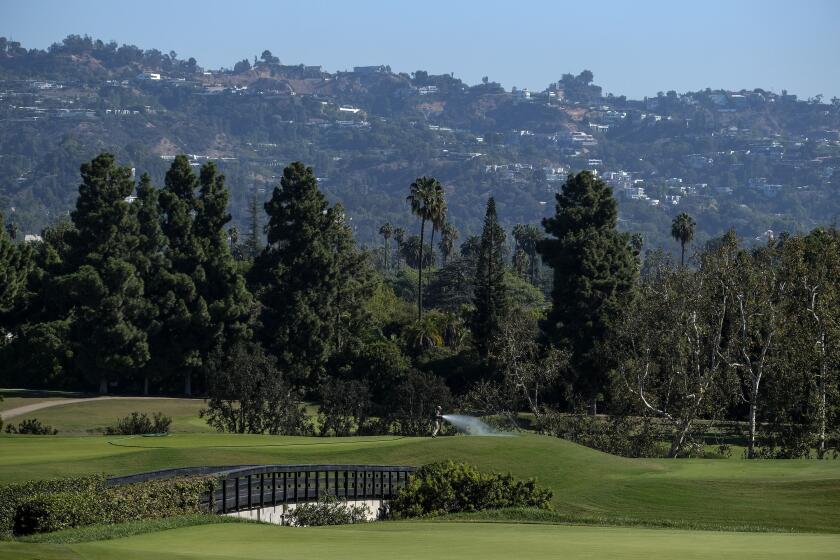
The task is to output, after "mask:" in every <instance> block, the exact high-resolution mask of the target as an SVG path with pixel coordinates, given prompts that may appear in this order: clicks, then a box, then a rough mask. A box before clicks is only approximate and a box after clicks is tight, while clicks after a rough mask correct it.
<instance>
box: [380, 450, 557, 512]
mask: <svg viewBox="0 0 840 560" xmlns="http://www.w3.org/2000/svg"><path fill="white" fill-rule="evenodd" d="M552 495H553V494H552V492H551V490H548V489H546V488H540V487H539V486H537V484H536V482H535V481H534V480H533V479H529V480H526V481H522V480H514V479H513V477H512V476H511V475H509V474H499V473H483V472H480V471H479V470H478V469H476V468H475V467H472V466H470V465H466V464H464V463H454V462H452V461H447V462H445V463H432V464H429V465H424V466H423V467H420V468H419V469H418V470H417V472H415V473H414V474H413V475H412V476H411V478H410V479H409V481H408V484H406V486H405V488H403V489H402V490H400V493H399V495H398V496H397V498H396V499H395V500H393V501H392V502H391V515H392V516H394V517H397V518H401V517H427V516H433V515H442V514H446V513H458V512H470V511H482V510H488V509H500V508H511V507H536V508H540V509H545V510H550V509H552V507H551V498H552Z"/></svg>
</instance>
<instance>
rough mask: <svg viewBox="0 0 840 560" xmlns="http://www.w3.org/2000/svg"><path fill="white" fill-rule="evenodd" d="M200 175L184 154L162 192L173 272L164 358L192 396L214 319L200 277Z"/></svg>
mask: <svg viewBox="0 0 840 560" xmlns="http://www.w3.org/2000/svg"><path fill="white" fill-rule="evenodd" d="M197 187H198V178H197V177H196V176H195V174H194V173H193V171H192V168H191V167H190V162H189V160H188V159H187V157H186V156H184V155H179V156H176V157H175V161H173V162H172V165H171V167H170V168H169V171H167V172H166V177H165V180H164V188H163V190H162V191H161V192H160V195H159V200H160V209H161V227H162V229H163V233H164V235H165V236H166V244H167V248H168V251H167V254H168V258H169V270H168V271H166V274H165V282H166V287H165V290H166V296H165V301H166V302H167V306H166V309H163V310H161V313H162V315H161V320H162V333H161V336H162V339H163V340H164V341H165V347H164V348H161V350H160V359H161V360H163V361H164V362H165V364H166V365H165V371H167V372H171V373H172V374H175V375H180V376H181V377H182V379H183V382H184V394H186V395H190V394H192V379H193V376H194V375H195V374H197V373H199V372H200V371H201V369H202V367H203V366H204V362H203V358H204V356H202V352H201V351H200V350H199V349H201V348H203V347H204V345H205V341H204V340H203V336H204V333H206V332H207V330H208V329H209V328H210V323H211V318H210V313H209V310H208V309H207V303H206V301H204V299H203V298H202V297H201V294H200V292H199V289H198V286H197V285H196V279H197V278H203V276H204V269H203V266H202V261H203V259H204V255H203V247H202V246H201V243H200V242H199V239H198V237H197V235H196V232H195V231H194V224H193V217H194V215H195V213H196V212H197V201H196V196H195V193H196V189H197Z"/></svg>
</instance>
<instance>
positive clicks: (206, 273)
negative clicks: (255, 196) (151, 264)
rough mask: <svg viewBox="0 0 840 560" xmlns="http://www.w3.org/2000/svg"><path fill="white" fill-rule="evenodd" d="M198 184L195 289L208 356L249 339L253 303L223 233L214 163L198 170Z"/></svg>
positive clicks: (223, 204)
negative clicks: (206, 317) (202, 307)
mask: <svg viewBox="0 0 840 560" xmlns="http://www.w3.org/2000/svg"><path fill="white" fill-rule="evenodd" d="M199 184H200V188H199V195H198V199H197V201H196V212H195V218H194V223H195V233H196V236H197V238H198V242H199V244H200V246H201V255H202V263H201V271H200V277H199V278H196V286H197V288H198V291H199V294H200V296H201V298H202V299H203V300H204V301H205V302H206V305H207V310H208V312H209V313H210V319H211V323H210V325H209V328H208V330H207V331H206V332H205V333H204V337H203V340H204V342H205V352H206V353H208V354H209V353H211V352H212V351H214V349H215V347H216V346H218V345H224V344H230V343H231V342H232V341H233V340H236V339H240V338H243V339H244V338H249V337H250V333H249V332H248V329H247V322H248V319H249V315H250V312H251V309H252V306H253V301H252V297H251V294H250V292H249V291H248V289H247V287H246V286H245V279H244V278H243V277H242V275H241V274H240V272H239V269H238V267H237V266H236V262H235V261H234V259H233V255H232V254H231V251H230V245H229V243H228V238H227V234H226V232H225V226H226V225H227V224H228V222H230V219H231V217H230V214H229V213H228V198H229V193H228V189H227V187H226V186H225V176H224V175H221V174H219V173H218V171H217V169H216V166H215V164H214V163H213V162H208V163H206V164H204V165H203V166H202V168H201V174H200V177H199Z"/></svg>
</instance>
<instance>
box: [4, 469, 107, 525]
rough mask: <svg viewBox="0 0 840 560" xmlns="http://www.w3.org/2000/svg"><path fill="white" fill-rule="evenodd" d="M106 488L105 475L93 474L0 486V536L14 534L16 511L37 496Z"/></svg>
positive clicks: (94, 490)
mask: <svg viewBox="0 0 840 560" xmlns="http://www.w3.org/2000/svg"><path fill="white" fill-rule="evenodd" d="M104 489H105V477H104V476H102V475H92V476H84V477H75V478H58V479H54V480H30V481H28V482H20V483H14V484H5V485H3V486H0V537H4V536H9V535H11V534H12V531H13V529H14V524H15V512H16V511H17V509H18V508H19V507H20V506H21V504H23V503H24V502H26V501H29V500H31V499H32V498H33V497H35V496H40V495H45V494H52V493H54V492H75V491H84V492H99V491H102V490H104Z"/></svg>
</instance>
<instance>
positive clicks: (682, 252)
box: [680, 243, 685, 266]
mask: <svg viewBox="0 0 840 560" xmlns="http://www.w3.org/2000/svg"><path fill="white" fill-rule="evenodd" d="M680 247H681V249H682V250H681V251H680V266H685V243H680Z"/></svg>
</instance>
